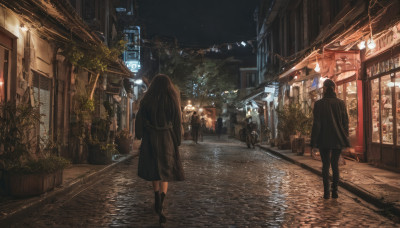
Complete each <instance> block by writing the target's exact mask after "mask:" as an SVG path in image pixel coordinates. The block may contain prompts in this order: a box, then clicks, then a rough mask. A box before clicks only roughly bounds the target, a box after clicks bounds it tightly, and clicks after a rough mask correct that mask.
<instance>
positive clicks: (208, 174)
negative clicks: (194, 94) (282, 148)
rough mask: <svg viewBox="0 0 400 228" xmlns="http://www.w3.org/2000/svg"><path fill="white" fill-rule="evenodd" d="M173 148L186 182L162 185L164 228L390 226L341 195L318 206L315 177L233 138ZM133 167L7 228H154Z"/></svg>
mask: <svg viewBox="0 0 400 228" xmlns="http://www.w3.org/2000/svg"><path fill="white" fill-rule="evenodd" d="M180 148H181V155H182V160H183V162H184V169H185V174H186V181H184V182H174V183H170V187H169V191H168V194H167V199H166V216H167V218H168V222H167V224H166V227H252V228H254V227H299V226H322V227H356V226H357V227H368V226H369V227H371V226H372V227H393V226H398V224H396V223H394V222H393V221H391V220H389V219H387V218H386V217H383V216H381V215H379V214H378V213H377V212H376V210H377V209H376V208H374V207H373V206H371V205H370V204H367V203H365V202H364V201H362V200H361V199H359V198H357V197H356V196H354V195H352V194H351V193H349V192H347V191H345V190H344V189H341V188H340V189H339V199H337V200H334V199H329V200H324V199H323V198H322V180H321V178H320V177H319V176H317V175H315V174H313V173H311V172H309V171H307V170H305V169H302V168H301V167H299V166H296V165H294V164H291V163H288V162H286V161H284V160H281V159H279V158H276V157H274V156H272V155H270V154H268V153H267V152H265V151H263V150H260V149H247V147H246V146H245V145H244V144H243V143H241V142H238V141H236V140H231V139H227V138H223V139H221V140H217V139H216V138H214V137H206V138H205V141H204V142H201V143H199V144H197V145H196V144H194V143H193V142H191V141H185V142H184V143H183V145H182V146H181V147H180ZM137 161H138V158H137V157H135V158H134V159H132V160H130V161H127V162H125V163H123V164H121V165H119V166H117V167H115V168H114V169H113V170H112V171H111V172H109V173H108V174H107V175H104V177H102V178H101V180H100V181H98V182H96V183H95V184H93V185H91V186H88V187H87V188H86V189H83V190H82V191H81V193H80V194H77V195H76V196H74V197H73V198H71V199H60V200H59V201H57V202H55V203H54V204H50V205H47V206H46V207H45V208H43V209H42V210H39V211H37V212H34V213H33V214H31V215H25V216H24V218H21V219H20V220H19V222H18V223H17V224H13V226H12V227H157V226H158V217H157V215H156V213H155V212H154V210H153V196H154V195H153V192H152V187H151V183H150V182H146V181H144V180H142V179H140V178H138V177H137V175H136V172H137Z"/></svg>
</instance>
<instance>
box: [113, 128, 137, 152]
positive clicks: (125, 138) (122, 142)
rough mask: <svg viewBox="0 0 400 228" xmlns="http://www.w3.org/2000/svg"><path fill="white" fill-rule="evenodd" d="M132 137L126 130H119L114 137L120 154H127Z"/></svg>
mask: <svg viewBox="0 0 400 228" xmlns="http://www.w3.org/2000/svg"><path fill="white" fill-rule="evenodd" d="M132 142H133V137H132V136H131V135H130V134H129V131H128V130H125V129H124V130H122V131H119V132H118V133H117V135H116V137H115V144H117V149H118V151H119V153H120V154H129V152H130V151H131V145H132Z"/></svg>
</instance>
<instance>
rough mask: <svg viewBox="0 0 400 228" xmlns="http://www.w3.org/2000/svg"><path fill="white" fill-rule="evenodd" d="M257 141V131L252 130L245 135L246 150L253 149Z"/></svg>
mask: <svg viewBox="0 0 400 228" xmlns="http://www.w3.org/2000/svg"><path fill="white" fill-rule="evenodd" d="M257 140H258V133H257V131H255V130H253V131H251V132H250V133H248V134H247V136H246V144H247V147H248V148H251V147H253V149H254V148H255V145H256V143H257Z"/></svg>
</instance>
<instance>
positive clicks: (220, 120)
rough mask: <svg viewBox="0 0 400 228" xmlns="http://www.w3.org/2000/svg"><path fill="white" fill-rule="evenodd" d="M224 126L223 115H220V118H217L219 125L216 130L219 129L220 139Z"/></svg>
mask: <svg viewBox="0 0 400 228" xmlns="http://www.w3.org/2000/svg"><path fill="white" fill-rule="evenodd" d="M222 127H223V123H222V118H221V117H218V119H217V126H216V131H217V136H218V139H219V138H220V137H221V134H222Z"/></svg>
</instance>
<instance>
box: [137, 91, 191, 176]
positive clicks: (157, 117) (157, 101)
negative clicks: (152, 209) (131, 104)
mask: <svg viewBox="0 0 400 228" xmlns="http://www.w3.org/2000/svg"><path fill="white" fill-rule="evenodd" d="M135 125H136V128H135V133H136V137H137V138H139V139H142V143H141V145H140V148H139V165H138V175H139V177H141V178H143V179H145V180H148V181H155V180H162V181H182V180H184V172H183V168H182V163H181V159H180V156H179V145H180V144H181V118H180V109H179V107H177V105H176V104H174V103H173V101H172V99H171V98H169V97H167V96H164V97H159V98H154V99H147V100H146V99H144V100H142V101H141V103H140V107H139V111H138V113H137V115H136V122H135Z"/></svg>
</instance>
